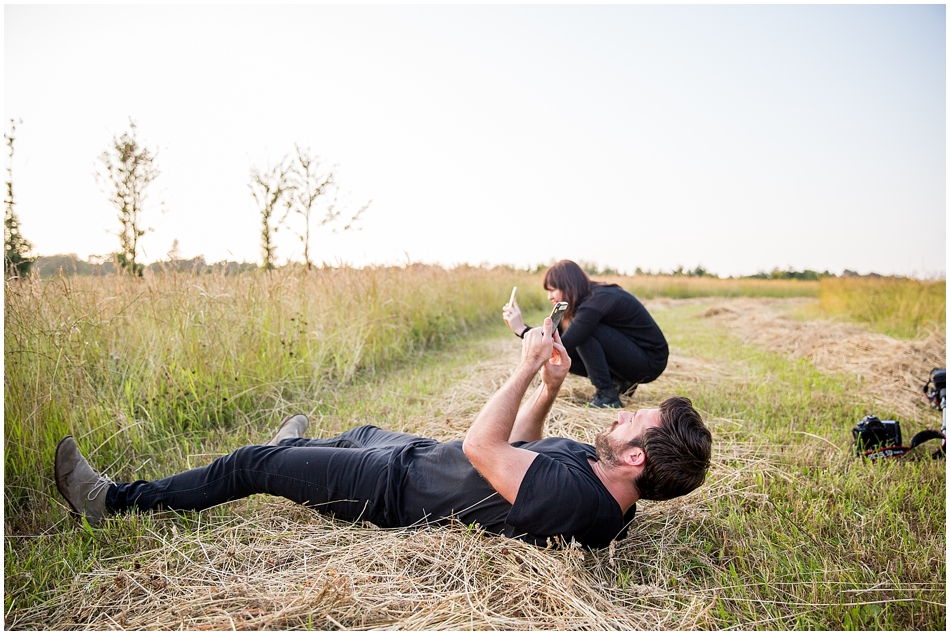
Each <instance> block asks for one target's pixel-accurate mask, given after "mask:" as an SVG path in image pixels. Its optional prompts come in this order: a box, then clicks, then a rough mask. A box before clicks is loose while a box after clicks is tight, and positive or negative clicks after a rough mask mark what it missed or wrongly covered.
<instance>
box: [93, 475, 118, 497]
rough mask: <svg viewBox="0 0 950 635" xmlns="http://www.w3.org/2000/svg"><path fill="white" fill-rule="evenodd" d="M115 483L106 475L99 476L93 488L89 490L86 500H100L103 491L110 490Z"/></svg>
mask: <svg viewBox="0 0 950 635" xmlns="http://www.w3.org/2000/svg"><path fill="white" fill-rule="evenodd" d="M114 482H115V481H113V480H112V479H111V478H109V477H108V476H106V475H105V474H99V475H98V477H97V478H96V482H95V483H93V485H92V487H91V488H90V489H89V493H88V494H86V500H88V501H92V500H96V498H98V496H99V494H100V493H101V492H102V490H103V489H106V488H108V487H109V486H110V485H112V484H113V483H114Z"/></svg>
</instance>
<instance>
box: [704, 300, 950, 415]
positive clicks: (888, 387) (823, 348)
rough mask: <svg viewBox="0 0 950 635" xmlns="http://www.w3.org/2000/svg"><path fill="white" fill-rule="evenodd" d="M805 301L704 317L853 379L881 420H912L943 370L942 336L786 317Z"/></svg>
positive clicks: (723, 308)
mask: <svg viewBox="0 0 950 635" xmlns="http://www.w3.org/2000/svg"><path fill="white" fill-rule="evenodd" d="M806 302H808V301H807V300H798V299H795V300H749V299H742V298H740V299H733V300H729V301H719V302H717V303H716V304H715V306H712V307H710V308H709V309H707V310H705V312H704V313H703V317H706V318H709V319H712V320H715V321H717V322H720V323H722V324H725V325H727V326H728V327H729V328H730V329H732V330H733V331H734V332H735V333H737V334H738V335H740V337H742V338H743V340H745V341H746V342H749V343H753V344H756V345H758V346H762V347H764V348H766V349H768V350H772V351H778V352H781V353H786V354H789V355H792V356H795V357H801V358H804V359H807V360H809V361H810V362H811V363H813V364H814V365H815V366H816V367H818V368H819V369H821V370H824V371H827V372H832V373H846V374H849V375H851V376H853V377H856V378H857V379H858V380H859V381H861V382H863V384H864V386H865V387H866V390H867V394H869V395H870V396H871V397H872V399H873V400H874V401H875V402H876V403H877V404H879V405H880V406H881V407H882V408H883V409H885V410H886V411H887V412H886V414H884V413H881V415H880V416H882V417H883V418H888V417H891V416H896V417H898V418H904V419H915V418H916V417H917V416H918V413H919V410H920V406H921V403H922V398H921V397H922V390H921V387H922V386H923V385H924V384H925V383H926V381H927V377H928V373H929V371H930V369H931V368H943V367H945V366H946V359H947V337H946V333H945V332H943V331H933V332H931V333H930V334H929V335H928V336H927V337H926V338H924V339H920V340H902V339H896V338H893V337H889V336H887V335H881V334H877V333H869V332H868V331H867V330H866V329H863V328H860V327H857V326H854V325H850V324H844V323H841V322H836V321H833V320H815V321H807V322H805V321H800V320H796V319H794V318H791V317H789V316H788V315H787V311H785V310H786V309H787V308H788V307H794V306H800V305H802V304H803V303H806Z"/></svg>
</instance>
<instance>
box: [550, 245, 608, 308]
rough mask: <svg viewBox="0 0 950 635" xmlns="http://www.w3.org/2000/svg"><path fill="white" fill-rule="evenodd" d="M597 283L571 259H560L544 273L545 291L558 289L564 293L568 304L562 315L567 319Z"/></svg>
mask: <svg viewBox="0 0 950 635" xmlns="http://www.w3.org/2000/svg"><path fill="white" fill-rule="evenodd" d="M598 284H600V283H599V282H593V281H591V279H590V278H589V277H588V276H587V273H586V272H585V271H584V270H583V269H581V268H580V266H579V265H578V264H577V263H576V262H574V261H573V260H561V261H560V262H558V263H557V264H554V265H552V266H551V268H550V269H548V270H547V271H546V272H545V273H544V289H545V291H550V290H551V289H560V291H561V293H562V294H563V295H564V301H565V302H567V304H568V307H567V311H566V312H565V313H564V317H565V318H567V319H568V320H570V319H571V318H573V317H574V310H575V309H576V308H577V306H578V305H579V304H580V303H581V300H583V299H584V298H586V297H587V296H588V295H589V294H590V290H591V288H592V287H594V286H596V285H598Z"/></svg>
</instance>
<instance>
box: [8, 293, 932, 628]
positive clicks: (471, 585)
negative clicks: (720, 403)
mask: <svg viewBox="0 0 950 635" xmlns="http://www.w3.org/2000/svg"><path fill="white" fill-rule="evenodd" d="M684 303H687V304H689V303H693V301H689V300H686V301H681V302H676V301H672V302H671V301H655V302H651V303H649V308H650V309H651V311H655V310H662V309H663V308H664V307H669V306H682V305H683V304H684ZM707 304H708V301H707ZM792 305H794V302H792V301H762V300H759V301H744V300H723V301H719V300H717V301H716V304H715V308H712V309H708V310H706V309H702V312H703V313H704V315H705V316H706V318H705V320H713V321H717V322H719V323H721V324H722V325H723V326H724V327H727V328H729V329H730V330H733V329H734V331H735V332H736V333H740V334H742V335H743V337H744V338H745V339H746V340H747V341H748V342H752V343H755V344H756V345H759V346H764V347H766V348H770V349H772V350H776V351H781V352H783V353H785V354H787V355H789V356H792V357H796V356H801V357H805V358H808V359H811V360H812V361H813V363H814V364H815V365H816V366H819V367H821V368H825V369H828V370H831V371H834V372H841V373H845V374H851V373H853V372H860V373H861V374H862V376H863V377H864V379H863V381H865V382H868V385H872V386H877V387H879V388H880V390H881V399H883V400H884V403H887V404H889V407H894V408H899V407H903V406H902V404H904V405H906V404H908V403H909V402H908V400H909V399H910V397H911V395H910V394H909V393H908V392H907V391H908V390H911V389H913V390H919V386H917V385H916V384H914V385H913V386H910V385H909V384H906V381H905V380H906V377H905V375H908V374H912V373H911V371H910V370H908V369H916V368H917V367H918V366H915V364H917V365H919V364H920V363H924V365H925V366H927V364H930V363H931V361H933V360H932V359H931V357H928V355H931V353H928V352H926V351H922V350H918V349H916V348H914V346H912V345H911V344H913V343H906V342H904V343H902V342H897V341H894V340H891V339H890V338H884V337H883V336H875V335H872V334H868V333H863V332H861V331H860V330H857V329H854V330H852V327H847V326H842V325H839V324H835V323H832V322H816V323H802V322H796V321H794V320H792V319H790V318H786V317H783V316H784V315H785V313H786V312H787V310H788V308H789V306H792ZM705 320H704V321H705ZM901 344H907V347H904V348H902V347H901V346H900V345H901ZM918 344H919V343H918ZM938 344H939V349H940V350H941V351H945V341H944V342H938ZM482 351H483V354H484V357H483V361H481V362H480V363H478V364H477V365H475V366H474V367H472V368H471V372H469V373H468V374H467V376H465V378H464V379H462V380H461V381H459V382H457V383H455V384H454V385H453V387H452V388H451V389H450V390H448V391H447V393H446V394H445V396H444V398H441V399H439V400H438V403H435V402H433V403H431V404H427V408H428V411H427V412H425V413H423V415H422V416H420V417H419V419H418V421H404V422H403V425H402V426H401V427H402V429H404V430H406V431H409V432H413V433H416V434H421V435H424V436H431V437H434V438H438V439H441V440H451V439H458V438H461V437H462V436H463V435H464V432H465V430H466V429H467V427H468V425H469V424H470V422H471V420H472V418H473V417H474V416H475V414H476V413H477V411H478V410H479V409H480V407H481V406H482V405H483V404H484V402H485V401H486V400H487V399H488V397H489V396H490V395H491V394H492V393H493V392H494V391H495V390H496V389H497V388H498V387H499V386H500V385H501V383H502V382H503V381H504V380H505V379H506V378H507V376H508V373H509V372H510V370H511V368H512V367H513V365H514V364H515V362H516V360H517V359H518V354H519V348H518V343H517V340H513V338H512V336H510V335H507V334H506V335H505V336H504V337H501V338H495V339H491V340H487V341H485V342H484V347H483V348H482ZM674 353H675V351H674ZM914 355H918V356H922V357H914ZM933 355H940V356H942V355H945V352H939V353H933ZM927 367H928V368H929V366H927ZM734 373H735V370H734V368H732V367H731V365H730V363H729V362H727V361H724V360H718V359H717V360H709V359H700V358H696V357H690V356H687V355H684V354H674V355H673V356H672V358H671V360H670V364H669V367H668V370H667V371H666V373H664V375H663V377H661V378H660V380H658V381H657V382H654V384H650V385H648V386H646V387H641V389H640V390H639V391H638V392H637V393H636V395H635V397H634V401H633V402H632V403H630V404H629V405H630V406H631V407H648V406H652V405H655V404H656V402H657V401H658V400H659V399H661V398H662V396H663V395H664V393H665V392H666V391H668V390H669V388H670V386H682V385H690V384H692V385H701V384H702V383H704V382H705V383H706V384H709V383H717V384H718V383H720V382H721V383H722V384H723V385H726V384H728V383H729V382H730V381H733V380H734ZM878 375H881V376H882V377H884V378H886V379H880V380H879V379H878V378H877V376H878ZM902 378H904V379H902ZM877 381H880V382H883V383H880V384H877V383H874V382H877ZM915 381H916V379H915ZM902 382H903V383H902ZM591 393H592V388H591V387H590V385H589V383H588V382H587V381H586V380H584V379H582V378H578V377H569V378H568V381H567V382H566V384H565V390H564V393H563V396H562V398H560V399H559V400H558V401H557V402H556V404H555V406H554V408H553V410H552V413H551V416H550V419H549V422H548V425H547V430H546V432H547V433H548V434H550V435H557V436H564V437H569V438H576V439H578V440H581V441H585V442H591V441H592V440H593V437H594V435H595V434H596V433H597V432H598V431H600V430H601V429H602V428H603V427H604V426H605V425H608V424H609V423H610V422H612V421H613V419H614V414H615V413H612V412H605V411H600V410H591V409H587V408H584V407H583V406H582V404H583V403H584V402H585V401H586V400H587V399H588V398H589V397H590V396H591ZM913 397H914V399H917V400H918V401H919V396H918V395H917V394H916V393H914V395H913ZM704 415H705V417H706V418H707V420H708V423H709V425H710V428H711V429H712V431H713V436H714V448H713V466H712V469H711V471H710V478H709V480H708V482H707V484H706V485H705V486H704V487H703V488H701V489H700V490H698V491H697V492H694V493H693V494H691V495H689V496H686V497H683V498H681V499H677V500H674V501H668V502H663V503H653V502H649V501H646V502H643V503H641V504H640V505H639V506H638V513H637V516H636V519H635V520H634V521H633V524H632V526H631V528H630V531H629V535H628V536H627V537H626V538H625V539H624V540H622V541H616V542H615V543H614V544H613V545H612V546H611V547H610V548H609V549H606V550H600V551H597V552H589V551H586V550H582V549H579V548H577V547H569V548H566V549H553V548H552V549H539V548H536V547H533V546H529V545H527V544H523V543H521V542H518V541H514V540H508V539H505V538H501V537H497V536H492V535H487V534H484V533H483V532H481V531H479V530H478V529H477V528H468V527H464V526H459V525H454V526H443V527H437V528H424V529H420V528H410V529H400V530H380V529H377V528H374V527H371V526H367V525H363V524H351V523H346V522H341V521H338V520H334V519H331V518H327V517H325V516H321V515H319V514H316V513H314V512H312V511H310V510H308V509H306V508H303V507H300V506H297V505H294V504H292V503H289V502H287V501H283V500H278V499H273V498H270V497H254V498H252V499H249V500H244V501H238V502H235V503H231V504H228V505H226V506H222V507H219V508H216V509H212V510H207V511H205V512H202V513H195V514H185V515H183V516H177V515H175V514H171V513H166V514H152V515H144V516H136V515H132V516H126V517H120V518H117V519H114V520H112V521H110V523H109V524H108V525H107V527H106V528H105V529H104V530H102V531H97V532H94V534H93V535H91V536H89V537H87V538H86V544H87V547H86V548H87V549H89V550H92V551H96V552H97V553H98V556H97V557H93V558H90V559H89V560H88V561H87V562H89V563H90V568H89V569H88V570H79V571H75V572H74V573H73V575H72V576H68V577H67V579H68V580H69V581H68V583H66V584H64V585H62V586H61V587H57V588H55V589H54V590H53V591H52V592H51V593H49V594H47V595H45V596H44V597H43V598H42V600H41V601H36V602H34V603H33V604H31V605H29V606H15V607H11V606H9V605H8V606H7V607H6V608H7V613H6V614H7V622H6V627H7V628H15V629H54V630H72V629H95V630H111V629H116V630H120V629H129V630H146V629H148V630H226V629H255V630H258V629H303V628H309V629H317V630H336V629H348V630H364V629H365V630H368V629H374V630H417V631H418V630H469V629H479V630H511V631H515V630H517V631H529V630H559V631H563V630H598V631H606V630H708V629H723V628H739V629H743V630H750V629H769V628H781V629H788V628H808V629H814V628H842V627H845V626H847V625H849V624H850V625H851V626H852V627H859V628H862V627H863V628H873V627H874V624H875V622H874V621H873V620H874V615H877V614H878V613H873V615H871V614H869V613H867V611H869V610H872V609H873V611H881V610H884V608H886V607H893V609H894V610H895V611H897V613H896V615H897V617H896V618H890V619H892V620H893V623H895V624H898V625H899V626H900V627H902V628H924V629H937V630H942V626H941V623H940V619H937V620H934V619H933V618H932V615H930V614H927V613H926V611H924V610H923V609H922V608H921V607H927V606H934V607H936V608H934V609H933V612H936V613H940V614H942V615H943V618H942V619H943V620H945V610H943V609H942V608H941V607H942V605H941V604H939V602H937V600H939V598H940V597H942V598H943V600H944V601H945V598H946V596H945V589H944V585H945V578H944V579H941V578H940V576H939V575H936V576H932V577H928V576H930V573H929V572H930V571H945V569H943V568H942V567H944V566H945V557H943V558H941V557H940V555H939V553H936V555H933V554H932V553H931V549H932V546H931V545H930V544H929V543H924V542H923V540H924V538H926V537H927V536H926V532H918V533H916V534H912V533H911V532H907V531H903V532H902V531H899V530H895V531H893V532H892V533H891V535H900V536H902V538H901V540H907V539H908V538H907V537H908V536H912V535H914V536H917V537H918V538H920V539H921V544H915V543H912V542H911V543H909V546H907V547H906V548H907V549H908V550H910V552H911V553H912V554H913V555H912V556H911V557H910V559H909V560H908V561H907V562H906V563H905V562H904V561H900V560H898V559H897V558H893V562H894V564H896V565H897V566H898V567H901V568H902V567H905V566H906V568H907V570H899V571H891V570H889V569H885V568H882V567H883V565H879V562H880V558H879V557H878V556H879V554H874V553H868V552H866V551H865V550H866V549H873V546H868V545H866V544H862V543H861V541H860V536H861V535H862V534H863V532H864V531H865V529H863V528H862V527H861V526H858V525H855V524H854V522H855V521H854V518H855V516H854V514H856V513H860V514H864V516H862V522H866V523H869V526H868V528H867V530H868V531H870V530H871V529H872V528H873V530H874V531H875V532H876V533H875V535H880V533H881V531H880V530H879V529H878V525H879V524H880V522H884V521H878V520H876V519H875V517H874V516H872V513H869V512H868V511H867V509H865V508H864V507H861V506H860V505H858V503H859V502H860V501H858V502H855V500H854V499H855V498H856V496H854V494H853V489H852V488H853V486H852V485H849V484H848V482H847V481H842V480H841V479H842V478H845V479H848V478H852V477H851V475H852V474H855V473H857V474H858V476H857V477H856V478H861V479H863V476H861V468H862V466H859V465H856V464H854V463H853V462H852V461H851V460H850V459H849V457H848V456H846V455H844V454H834V455H831V454H829V453H828V452H827V451H825V450H826V448H825V445H823V444H822V443H821V442H820V441H815V442H814V443H805V444H803V445H802V446H801V447H798V448H795V450H794V453H793V454H794V457H795V462H789V461H787V460H786V458H785V457H786V456H787V454H786V452H787V451H788V448H783V447H779V448H776V447H774V446H771V445H770V444H769V442H768V441H767V440H766V438H764V437H760V436H759V434H758V431H757V425H756V423H755V422H746V421H742V420H737V419H731V418H728V417H725V416H722V415H721V414H716V413H704ZM338 423H341V422H336V421H323V422H322V424H326V425H325V426H324V427H327V428H329V429H333V428H334V427H336V426H337V424H338ZM802 465H806V466H809V469H811V466H814V469H815V470H816V471H818V472H820V473H821V477H820V478H821V479H822V480H821V485H820V487H821V488H822V490H823V491H824V492H827V498H821V499H820V500H821V501H823V502H820V503H815V502H810V501H809V495H808V494H805V493H804V490H803V489H802V488H807V487H812V486H814V484H813V482H812V481H809V480H808V479H803V477H802V472H801V468H800V466H802ZM921 465H922V466H923V467H924V468H932V465H931V464H930V463H928V464H927V465H924V464H923V463H921ZM841 475H844V476H841ZM902 478H903V477H902V475H901V474H899V473H897V472H896V470H891V471H890V472H888V471H883V470H882V471H880V472H879V473H878V476H876V477H875V480H873V481H868V482H867V487H866V488H862V489H867V491H868V496H869V497H871V498H874V497H875V496H877V495H878V493H879V491H880V489H881V488H883V487H888V486H895V484H899V483H900V482H901V480H902ZM861 482H862V483H863V482H864V481H863V480H862V481H861ZM783 488H785V489H788V490H791V492H792V494H791V496H790V497H789V499H794V500H800V501H801V503H800V504H801V505H802V508H801V509H798V508H796V509H792V508H791V507H790V504H789V503H787V502H785V500H786V499H785V498H784V497H783V496H782V494H783ZM842 488H846V489H845V491H846V493H845V494H844V495H839V494H840V492H841V489H842ZM810 495H811V496H815V495H816V493H815V492H812V493H811V494H810ZM822 496H823V497H824V496H825V494H822ZM833 499H834V500H839V499H840V500H843V501H844V503H846V504H845V505H843V506H841V508H840V509H839V508H838V507H832V506H830V505H826V503H825V502H824V501H826V500H833ZM815 505H819V506H825V509H824V512H818V513H816V512H815V511H814V509H813V508H814V506H815ZM869 509H871V512H873V514H874V515H886V514H889V513H892V510H887V509H885V510H881V509H880V507H879V506H877V507H875V506H874V504H873V503H871V504H869ZM822 513H826V514H828V515H829V517H831V520H829V521H827V522H825V521H824V520H822V519H821V516H822ZM835 514H841V515H842V520H841V521H838V520H836V519H837V516H833V515H835ZM906 517H907V519H908V520H907V522H912V521H913V518H912V515H911V513H910V510H907V513H906ZM816 518H817V520H816ZM887 522H891V523H898V524H897V525H895V526H898V527H904V525H901V524H899V523H900V522H903V520H889V521H887ZM829 527H831V528H830V529H829ZM51 531H53V532H60V533H63V534H64V535H65V536H66V538H69V532H64V531H63V527H53V528H51ZM72 538H73V539H74V540H78V539H79V538H83V534H82V532H81V531H79V530H74V533H73V534H72ZM943 549H944V550H945V543H944V544H943ZM883 557H884V558H885V559H886V558H887V557H889V554H885V555H884V556H883ZM793 558H798V559H799V560H795V561H794V562H792V563H791V564H790V565H787V567H786V568H785V569H783V568H782V566H785V565H782V561H783V559H793ZM809 558H813V559H814V564H811V563H812V560H808V559H809ZM855 561H858V562H857V563H856V562H855ZM776 562H777V563H779V564H774V563H776ZM918 569H920V570H921V571H918ZM23 575H28V573H24V574H23ZM8 583H13V584H15V583H16V581H12V582H11V581H9V580H8ZM839 589H840V591H839ZM869 607H870V609H869ZM12 609H15V610H12ZM873 611H872V612H873ZM900 611H903V613H901V612H900ZM842 612H844V613H846V615H845V617H844V618H842ZM852 612H853V615H854V616H855V617H854V620H855V621H853V622H849V621H848V619H851V618H850V617H849V616H850V615H852ZM868 615H871V616H870V617H869V616H868ZM859 618H860V620H861V621H858V620H859ZM888 623H890V622H888ZM944 625H945V624H944ZM878 628H882V626H878Z"/></svg>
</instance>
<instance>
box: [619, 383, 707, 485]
mask: <svg viewBox="0 0 950 635" xmlns="http://www.w3.org/2000/svg"><path fill="white" fill-rule="evenodd" d="M629 445H631V446H636V447H639V448H643V451H644V454H646V464H645V466H644V469H643V472H641V474H640V477H639V478H638V479H637V483H636V485H637V491H639V492H640V497H641V498H645V499H648V500H656V501H664V500H670V499H671V498H676V497H677V496H683V495H684V494H689V493H690V492H692V491H693V490H694V489H696V488H697V487H699V486H700V485H702V484H703V481H704V480H706V471H707V470H708V469H709V457H710V454H711V453H712V434H711V433H710V432H709V429H708V428H706V426H705V424H703V420H702V418H701V417H700V416H699V413H698V412H696V409H695V408H693V403H692V402H691V401H690V400H689V399H687V398H686V397H670V398H669V399H665V400H664V401H663V403H661V404H660V425H659V427H654V428H649V429H647V431H646V432H644V433H643V434H642V435H641V436H640V437H638V438H636V439H633V440H632V441H630V443H629Z"/></svg>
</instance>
